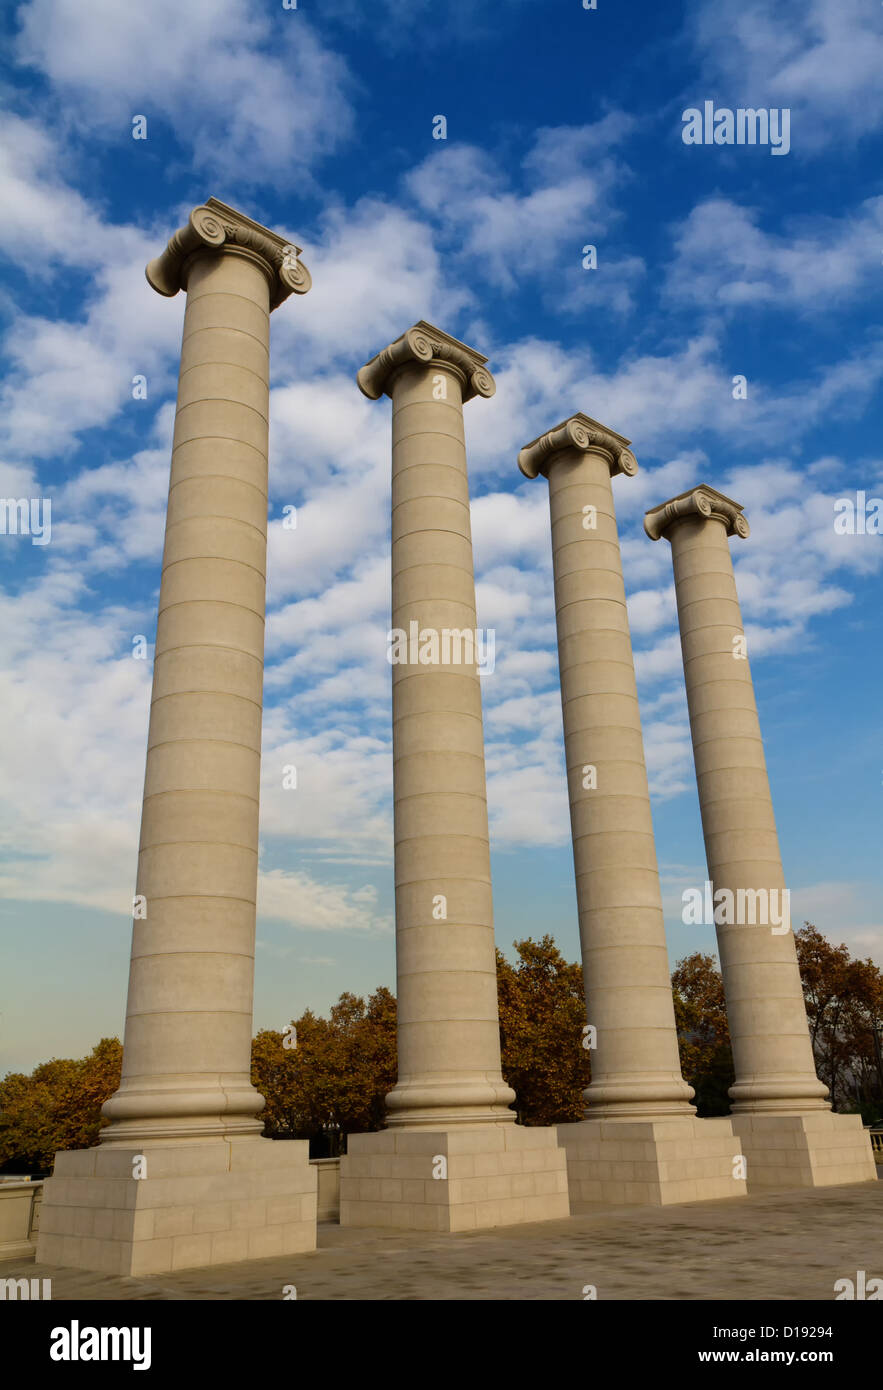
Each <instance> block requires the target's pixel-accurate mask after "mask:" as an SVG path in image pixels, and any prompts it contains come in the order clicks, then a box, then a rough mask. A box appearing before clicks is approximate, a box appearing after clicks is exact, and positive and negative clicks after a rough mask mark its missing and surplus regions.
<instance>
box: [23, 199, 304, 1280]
mask: <svg viewBox="0 0 883 1390" xmlns="http://www.w3.org/2000/svg"><path fill="white" fill-rule="evenodd" d="M147 278H148V280H149V282H150V284H151V285H152V286H153V288H154V289H155V290H157V291H158V292H159V293H160V294H164V295H173V294H175V293H176V292H177V291H178V290H180V289H186V291H187V308H186V312H185V316H184V336H183V344H182V350H181V371H180V376H179V381H178V402H177V413H176V416H175V433H174V443H173V450H172V468H171V479H170V485H169V503H168V512H167V517H166V535H165V549H164V554H163V570H162V580H161V584H160V597H159V618H158V623H157V634H156V656H155V661H154V672H153V698H152V702H151V710H150V727H149V733H148V748H147V770H146V775H145V781H144V805H143V812H142V820H141V845H140V852H139V857H138V882H137V889H136V893H137V897H136V900H135V910H134V917H135V921H134V928H133V934H132V957H131V966H130V972H129V996H128V1004H127V1009H126V1031H125V1041H124V1047H123V1070H122V1080H121V1083H120V1087H119V1090H118V1091H117V1092H116V1094H115V1095H114V1096H112V1097H111V1099H110V1100H109V1101H108V1102H107V1103H106V1104H105V1106H104V1114H105V1115H106V1116H107V1117H108V1118H109V1119H110V1121H111V1123H110V1125H109V1126H108V1127H107V1128H106V1129H104V1130H103V1131H102V1132H101V1135H100V1148H99V1149H98V1150H97V1151H96V1150H89V1151H87V1152H85V1153H69V1154H60V1155H58V1156H57V1158H56V1168H55V1177H54V1178H53V1179H52V1180H51V1181H50V1182H49V1183H48V1184H47V1188H46V1198H45V1201H44V1207H43V1221H42V1222H41V1232H40V1239H41V1244H40V1246H39V1247H38V1255H39V1258H40V1259H43V1258H49V1255H48V1251H49V1250H50V1249H51V1250H52V1251H53V1252H54V1254H55V1256H56V1257H58V1254H59V1250H60V1248H61V1249H63V1251H64V1262H65V1263H72V1262H73V1263H77V1264H81V1265H82V1266H83V1267H85V1268H96V1269H102V1268H105V1267H106V1264H107V1262H116V1261H117V1260H120V1261H122V1262H123V1263H122V1264H121V1265H120V1267H119V1268H118V1270H117V1272H119V1273H132V1272H135V1271H136V1269H138V1268H142V1265H141V1255H140V1253H139V1251H140V1250H141V1247H142V1243H146V1244H145V1248H146V1247H147V1246H148V1245H149V1246H150V1249H151V1250H152V1252H153V1253H152V1254H150V1255H147V1256H145V1258H146V1259H147V1260H148V1261H149V1262H150V1261H152V1262H153V1263H152V1268H153V1269H154V1270H159V1269H161V1268H165V1269H171V1268H173V1267H177V1266H175V1265H174V1264H173V1263H172V1261H173V1260H178V1261H180V1260H182V1259H188V1260H189V1256H185V1255H184V1254H182V1253H181V1252H182V1251H183V1250H185V1249H187V1250H191V1251H194V1250H199V1251H201V1252H202V1253H203V1254H204V1253H205V1252H206V1250H208V1249H209V1244H208V1233H209V1231H210V1230H211V1229H212V1228H211V1226H206V1227H203V1226H200V1225H197V1224H196V1223H197V1221H198V1219H201V1218H199V1213H200V1211H202V1210H203V1207H204V1202H208V1205H209V1206H210V1207H212V1208H214V1207H216V1206H224V1205H226V1206H228V1207H231V1206H232V1204H238V1208H237V1209H238V1211H239V1212H240V1217H241V1220H242V1223H243V1224H241V1226H240V1228H239V1236H238V1238H237V1240H236V1241H233V1240H229V1241H227V1243H226V1248H227V1249H233V1248H236V1249H238V1250H240V1251H242V1252H244V1253H241V1254H239V1255H236V1256H233V1255H230V1256H229V1258H243V1259H244V1258H247V1257H248V1245H247V1241H246V1240H245V1234H246V1233H247V1230H248V1224H247V1220H246V1218H245V1217H244V1216H242V1213H243V1212H244V1211H245V1210H246V1208H245V1207H244V1206H243V1205H242V1204H243V1203H246V1205H247V1202H248V1200H249V1198H250V1196H254V1198H255V1199H256V1202H257V1199H258V1198H261V1199H262V1198H263V1197H264V1196H265V1195H266V1194H268V1193H272V1194H273V1195H275V1196H278V1197H279V1198H280V1199H281V1200H285V1198H286V1196H287V1194H288V1193H289V1192H290V1191H291V1192H296V1193H297V1194H298V1195H299V1196H300V1195H302V1194H304V1193H306V1194H309V1192H310V1191H312V1192H313V1194H315V1182H316V1178H315V1173H313V1172H312V1170H310V1169H309V1168H308V1166H307V1148H306V1145H302V1146H296V1145H292V1146H290V1149H291V1151H290V1152H289V1153H288V1154H287V1155H285V1154H284V1149H285V1146H284V1145H282V1146H280V1145H279V1144H275V1143H273V1142H272V1141H270V1140H264V1139H261V1138H260V1137H259V1136H260V1132H261V1129H262V1124H261V1121H260V1119H259V1118H258V1116H259V1112H260V1111H261V1109H262V1108H263V1104H264V1102H263V1098H262V1097H261V1096H260V1095H259V1094H258V1093H257V1091H256V1090H255V1089H254V1087H253V1086H252V1084H251V1077H250V1072H251V1034H252V993H253V981H254V940H255V897H256V889H257V866H258V797H259V788H260V753H261V713H262V688H263V651H264V601H265V589H266V579H265V569H266V530H267V434H268V413H269V334H270V312H271V310H272V309H274V308H275V307H276V306H277V305H279V304H281V303H282V302H283V301H284V300H285V299H286V298H287V297H288V296H289V295H290V294H291V293H292V292H294V293H304V292H305V291H306V290H307V289H308V288H309V284H310V279H309V275H308V273H307V271H306V270H305V268H304V267H303V265H302V264H301V263H300V261H299V260H298V259H297V248H296V247H294V246H292V245H291V244H290V243H288V242H286V241H285V240H284V239H283V238H282V237H279V236H277V235H276V234H275V233H274V232H270V231H268V230H267V229H266V228H264V227H261V226H260V225H259V224H258V223H256V222H253V221H252V220H251V219H250V218H248V217H245V216H244V215H243V214H242V213H239V212H236V211H235V210H234V209H232V208H229V207H227V206H226V205H225V204H224V203H219V202H218V201H217V200H215V199H213V198H212V199H210V200H209V202H208V203H207V204H206V205H205V206H203V207H200V208H195V209H194V211H193V212H192V213H191V216H190V220H189V222H188V225H187V226H186V227H183V228H182V229H181V230H180V231H178V232H176V233H175V235H174V236H173V237H172V239H171V241H170V242H169V244H168V246H167V248H166V250H165V251H164V252H163V253H162V255H161V256H159V257H157V259H156V260H154V261H152V262H151V263H150V265H149V266H148V268H147ZM239 1136H252V1137H253V1142H252V1143H251V1144H250V1145H249V1147H247V1148H241V1149H240V1148H236V1147H234V1146H233V1144H232V1141H233V1140H234V1139H236V1138H238V1137H239ZM131 1154H144V1155H146V1156H147V1159H148V1163H147V1172H148V1176H147V1178H146V1179H140V1180H138V1179H130V1180H129V1183H128V1185H127V1184H126V1180H125V1179H124V1178H123V1177H122V1176H121V1171H122V1170H123V1169H125V1168H126V1165H127V1164H128V1162H129V1156H130V1155H131ZM225 1155H226V1157H225ZM90 1165H92V1166H91V1167H90ZM176 1165H181V1166H176ZM280 1170H281V1171H280ZM160 1175H162V1176H160ZM176 1175H179V1176H176ZM113 1183H118V1184H121V1186H120V1187H118V1188H116V1187H114V1186H113ZM157 1183H159V1184H160V1185H161V1187H162V1197H161V1198H160V1197H157V1196H156V1188H155V1184H157ZM201 1183H204V1184H206V1191H208V1189H209V1188H210V1189H211V1193H212V1196H211V1200H210V1201H209V1199H208V1198H205V1199H203V1198H200V1196H199V1193H200V1184H201ZM108 1184H110V1185H108ZM182 1184H183V1185H182ZM250 1185H251V1186H253V1192H252V1191H251V1187H250ZM311 1185H312V1186H311ZM225 1193H226V1196H225V1195H224V1194H225ZM111 1196H112V1197H113V1200H114V1203H115V1204H116V1203H118V1205H115V1206H114V1207H113V1211H114V1216H113V1220H112V1221H111V1220H110V1210H111V1209H110V1208H108V1209H107V1210H104V1208H103V1206H102V1204H103V1203H104V1201H105V1199H107V1200H109V1199H110V1197H111ZM179 1203H183V1205H184V1206H185V1207H186V1210H187V1212H188V1213H190V1215H191V1216H192V1218H193V1223H194V1225H193V1230H192V1231H189V1232H188V1230H187V1229H186V1227H182V1229H181V1231H180V1232H175V1233H174V1234H172V1233H171V1231H170V1233H169V1234H166V1235H159V1234H156V1235H153V1234H150V1233H149V1232H150V1230H151V1222H152V1214H151V1213H152V1212H153V1210H154V1208H160V1209H162V1210H163V1212H164V1213H165V1214H166V1215H167V1216H168V1217H169V1222H170V1223H171V1225H174V1224H175V1223H174V1221H173V1220H172V1217H171V1215H170V1212H171V1211H172V1210H173V1209H174V1208H176V1206H177V1205H178V1204H179ZM259 1206H260V1203H259V1202H257V1205H255V1206H254V1208H253V1210H254V1212H255V1213H257V1212H258V1207H259ZM308 1206H309V1203H307V1204H306V1206H305V1205H304V1204H303V1203H301V1204H300V1205H299V1206H298V1211H303V1214H302V1216H300V1217H298V1218H297V1222H300V1223H301V1224H302V1226H303V1232H302V1234H301V1235H300V1236H298V1237H297V1239H298V1241H300V1242H303V1241H304V1240H307V1239H308V1231H309V1229H312V1230H313V1237H312V1238H313V1240H315V1197H314V1198H313V1216H312V1228H310V1219H311V1218H310V1216H309V1213H308V1212H307V1210H306V1208H307V1207H308ZM167 1208H168V1209H169V1211H168V1212H167V1211H166V1209H167ZM128 1211H132V1212H134V1213H135V1216H134V1217H133V1218H132V1222H131V1224H129V1218H128V1217H126V1216H125V1214H124V1213H125V1212H128ZM297 1222H295V1218H293V1217H292V1218H291V1221H290V1222H289V1224H292V1223H295V1224H297ZM161 1224H162V1223H161ZM265 1224H266V1219H265V1216H264V1215H260V1216H259V1215H257V1214H256V1215H255V1223H254V1229H255V1231H263V1229H264V1226H265ZM217 1229H218V1230H219V1231H220V1230H222V1229H223V1227H218V1228H217ZM231 1229H232V1228H231ZM113 1232H118V1234H112V1233H113ZM59 1237H62V1238H63V1239H64V1240H65V1241H66V1244H65V1245H64V1246H63V1247H59V1244H58V1241H59ZM197 1237H199V1238H197ZM179 1238H180V1241H181V1242H182V1244H180V1245H179V1246H178V1247H175V1246H174V1244H173V1242H174V1240H178V1239H179ZM44 1241H45V1242H48V1244H45V1243H44ZM188 1241H189V1244H187V1242H188ZM102 1242H108V1245H107V1248H106V1249H105V1248H103V1245H102ZM220 1243H223V1242H220ZM297 1248H299V1249H303V1248H305V1246H304V1245H303V1243H300V1244H298V1246H297ZM176 1249H177V1253H176ZM163 1252H165V1253H163ZM166 1258H167V1260H168V1262H167V1263H165V1264H163V1263H162V1261H163V1260H164V1259H166ZM126 1262H128V1263H126ZM191 1262H192V1263H197V1264H198V1263H199V1262H200V1259H195V1258H194V1259H193V1260H192V1261H191Z"/></svg>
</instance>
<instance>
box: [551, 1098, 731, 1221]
mask: <svg viewBox="0 0 883 1390" xmlns="http://www.w3.org/2000/svg"><path fill="white" fill-rule="evenodd" d="M558 1140H559V1143H561V1144H562V1145H563V1146H564V1149H565V1151H566V1153H567V1182H568V1187H569V1189H570V1210H571V1212H572V1213H573V1215H577V1214H578V1213H579V1212H580V1211H582V1210H586V1209H588V1208H590V1207H597V1206H654V1207H667V1206H672V1205H674V1204H676V1203H678V1202H709V1201H715V1200H720V1199H721V1198H724V1197H744V1196H745V1195H746V1184H745V1180H744V1178H740V1177H738V1176H736V1174H737V1173H738V1164H737V1162H736V1160H737V1158H738V1156H739V1154H740V1152H741V1149H740V1141H739V1139H738V1137H737V1136H736V1134H735V1133H734V1129H733V1124H732V1122H731V1120H730V1118H729V1116H723V1117H721V1118H714V1119H708V1120H700V1119H698V1118H697V1117H696V1116H695V1115H694V1116H687V1117H685V1118H683V1119H680V1120H580V1121H579V1122H578V1123H577V1124H570V1125H559V1126H558Z"/></svg>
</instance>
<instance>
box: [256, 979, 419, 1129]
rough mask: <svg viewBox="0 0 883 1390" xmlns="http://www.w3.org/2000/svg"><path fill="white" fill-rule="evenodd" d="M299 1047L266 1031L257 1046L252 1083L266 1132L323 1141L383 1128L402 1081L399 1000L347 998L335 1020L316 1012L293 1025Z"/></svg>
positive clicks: (381, 993)
mask: <svg viewBox="0 0 883 1390" xmlns="http://www.w3.org/2000/svg"><path fill="white" fill-rule="evenodd" d="M293 1022H294V1024H295V1027H296V1035H295V1036H296V1039H297V1043H296V1046H289V1047H286V1046H285V1041H286V1039H285V1038H284V1037H283V1034H282V1033H281V1032H275V1031H273V1030H271V1029H264V1030H262V1031H261V1032H259V1033H258V1034H257V1036H256V1037H255V1039H254V1041H253V1043H252V1082H253V1084H254V1085H255V1086H256V1087H257V1089H258V1090H259V1091H260V1093H261V1095H262V1096H264V1097H265V1099H266V1102H267V1104H266V1108H265V1110H264V1112H263V1120H264V1133H265V1134H266V1135H270V1136H275V1137H277V1138H298V1139H312V1140H319V1139H320V1138H324V1140H325V1141H326V1142H327V1145H328V1147H329V1149H330V1151H331V1152H332V1153H337V1152H339V1143H340V1136H341V1135H345V1134H348V1133H351V1134H359V1133H365V1132H367V1131H371V1130H376V1129H381V1128H382V1127H383V1124H384V1097H385V1096H386V1094H387V1092H388V1091H391V1090H392V1087H393V1086H394V1084H395V1079H396V1001H395V997H394V996H393V995H392V994H391V993H390V991H389V990H388V989H386V988H385V987H381V988H380V989H378V990H377V991H376V992H375V993H374V994H372V995H371V997H370V998H369V999H368V1002H367V1004H366V1002H365V1000H364V999H360V998H359V997H358V996H357V995H355V994H349V993H345V994H342V995H341V996H340V999H339V1000H338V1002H337V1003H336V1004H335V1005H333V1007H332V1009H331V1013H330V1017H329V1018H327V1019H325V1018H317V1017H316V1016H315V1014H313V1013H312V1012H311V1011H310V1010H309V1009H307V1010H306V1012H305V1013H303V1014H301V1016H300V1018H298V1019H296V1020H293Z"/></svg>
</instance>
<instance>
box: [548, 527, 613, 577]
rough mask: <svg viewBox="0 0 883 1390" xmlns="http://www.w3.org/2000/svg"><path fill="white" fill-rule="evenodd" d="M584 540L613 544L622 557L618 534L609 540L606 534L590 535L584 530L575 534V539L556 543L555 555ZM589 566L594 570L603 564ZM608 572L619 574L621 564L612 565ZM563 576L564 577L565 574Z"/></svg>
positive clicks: (580, 543) (600, 567) (601, 567)
mask: <svg viewBox="0 0 883 1390" xmlns="http://www.w3.org/2000/svg"><path fill="white" fill-rule="evenodd" d="M553 529H554V524H553ZM586 541H592V542H594V543H595V544H597V542H598V541H601V542H602V543H603V544H604V545H613V546H615V547H616V549H617V551H618V552H619V553H620V558H621V557H622V552H621V550H620V545H619V537H618V536H615V537H614V538H613V539H612V540H610V539H609V538H608V537H607V536H591V535H590V534H589V533H588V531H587V532H586V534H585V535H584V536H577V538H576V540H573V541H564V542H563V544H561V545H556V546H555V548H554V553H555V554H556V555H561V554H562V553H563V552H564V551H565V550H569V549H570V547H571V546H572V545H583V544H584V543H585V542H586ZM591 568H592V569H593V570H595V569H599V570H600V569H603V568H604V566H602V565H592V566H591ZM609 572H610V573H611V574H621V573H622V566H621V565H617V566H616V567H614V568H613V569H612V570H610V571H609ZM572 573H578V571H576V570H574V571H572ZM565 578H566V576H565Z"/></svg>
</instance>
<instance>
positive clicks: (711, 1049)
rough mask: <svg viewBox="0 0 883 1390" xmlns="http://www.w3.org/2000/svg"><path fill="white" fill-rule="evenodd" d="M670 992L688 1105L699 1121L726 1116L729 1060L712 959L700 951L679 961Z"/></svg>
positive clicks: (723, 1012) (723, 1006) (721, 998)
mask: <svg viewBox="0 0 883 1390" xmlns="http://www.w3.org/2000/svg"><path fill="white" fill-rule="evenodd" d="M671 986H672V993H673V997H674V1006H675V1025H676V1027H677V1032H678V1048H679V1050H680V1055H681V1072H682V1074H683V1077H684V1080H685V1081H686V1082H688V1083H689V1085H691V1086H692V1087H693V1090H694V1091H695V1092H696V1095H695V1098H694V1101H693V1104H694V1105H695V1106H696V1110H697V1113H698V1114H699V1115H703V1116H709V1115H727V1114H729V1111H730V1099H729V1095H728V1094H727V1093H728V1090H729V1088H730V1086H732V1084H733V1081H734V1073H733V1054H732V1051H731V1049H730V1031H729V1028H728V1027H727V1010H726V1004H725V1002H724V982H723V979H722V977H721V974H720V971H719V970H718V968H717V964H716V962H715V958H714V956H706V955H703V954H702V953H701V952H700V951H694V953H693V954H692V955H691V956H685V957H684V959H683V960H680V961H678V963H677V965H676V966H675V969H674V971H673V972H672V977H671Z"/></svg>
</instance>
